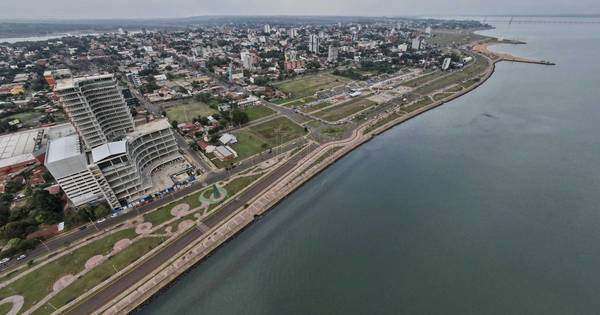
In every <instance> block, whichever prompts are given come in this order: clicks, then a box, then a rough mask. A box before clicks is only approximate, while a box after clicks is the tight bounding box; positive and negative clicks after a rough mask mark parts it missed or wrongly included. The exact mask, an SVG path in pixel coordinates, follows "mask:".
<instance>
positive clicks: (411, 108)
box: [405, 96, 433, 112]
mask: <svg viewBox="0 0 600 315" xmlns="http://www.w3.org/2000/svg"><path fill="white" fill-rule="evenodd" d="M431 103H433V100H432V99H431V97H429V96H426V97H423V98H422V99H420V100H418V101H417V102H416V103H414V104H412V105H410V106H408V107H406V109H405V110H406V111H407V112H412V111H414V110H417V109H419V108H421V107H424V106H427V105H430V104H431Z"/></svg>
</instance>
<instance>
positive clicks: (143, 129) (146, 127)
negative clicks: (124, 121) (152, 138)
mask: <svg viewBox="0 0 600 315" xmlns="http://www.w3.org/2000/svg"><path fill="white" fill-rule="evenodd" d="M169 128H171V124H170V123H169V121H168V120H167V119H166V118H165V119H159V120H155V121H153V122H149V123H147V124H143V125H139V126H136V127H135V130H134V131H132V132H130V133H128V134H127V138H128V139H135V138H137V137H139V136H142V135H145V134H148V133H150V132H155V131H159V130H163V129H169Z"/></svg>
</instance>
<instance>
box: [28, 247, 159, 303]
mask: <svg viewBox="0 0 600 315" xmlns="http://www.w3.org/2000/svg"><path fill="white" fill-rule="evenodd" d="M162 242H163V239H162V238H160V237H152V238H143V239H140V240H138V241H136V242H134V243H133V244H131V245H130V246H129V247H127V248H126V249H124V250H123V251H122V252H120V253H118V254H116V255H115V256H113V257H111V258H110V259H109V260H107V261H105V262H104V263H102V264H100V265H99V266H97V267H96V268H94V269H92V270H91V271H90V272H88V273H86V274H85V275H84V276H83V277H81V278H79V279H77V280H76V281H75V282H73V283H72V284H71V285H69V286H68V287H66V288H65V289H64V290H62V291H61V292H60V293H58V294H57V295H56V296H55V297H53V298H52V299H50V301H49V302H50V303H52V305H54V306H55V307H61V306H63V305H66V304H67V303H69V302H71V301H73V300H74V299H76V298H77V297H79V296H80V295H81V294H82V293H84V292H87V291H88V290H90V289H92V288H94V287H95V286H97V285H99V284H100V283H102V282H104V281H105V280H107V279H108V278H110V277H111V276H112V275H113V274H115V268H116V269H117V270H122V269H124V268H126V267H127V266H129V265H130V264H131V263H133V262H135V261H136V260H138V259H139V258H141V257H142V256H144V255H145V254H146V253H148V252H149V251H151V250H152V249H154V248H155V247H156V246H158V245H159V244H160V243H162ZM53 312H54V309H53V308H52V307H51V306H50V305H49V304H45V305H43V306H42V307H40V308H39V309H38V310H37V311H36V312H34V313H33V314H51V313H53Z"/></svg>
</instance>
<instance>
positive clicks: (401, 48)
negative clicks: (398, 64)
mask: <svg viewBox="0 0 600 315" xmlns="http://www.w3.org/2000/svg"><path fill="white" fill-rule="evenodd" d="M398 50H399V51H400V52H406V51H407V50H408V44H406V43H403V44H400V45H398Z"/></svg>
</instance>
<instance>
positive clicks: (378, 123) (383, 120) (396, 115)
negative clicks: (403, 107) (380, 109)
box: [363, 112, 404, 134]
mask: <svg viewBox="0 0 600 315" xmlns="http://www.w3.org/2000/svg"><path fill="white" fill-rule="evenodd" d="M402 116H404V115H403V114H401V113H396V112H394V113H391V114H390V115H388V116H386V117H384V118H381V119H380V120H378V121H376V122H375V123H374V124H373V125H371V126H369V127H367V128H366V129H365V130H364V131H363V134H367V133H369V132H371V131H373V130H375V129H377V128H379V127H381V126H383V125H385V124H387V123H389V122H391V121H392V120H395V119H397V118H400V117H402Z"/></svg>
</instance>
